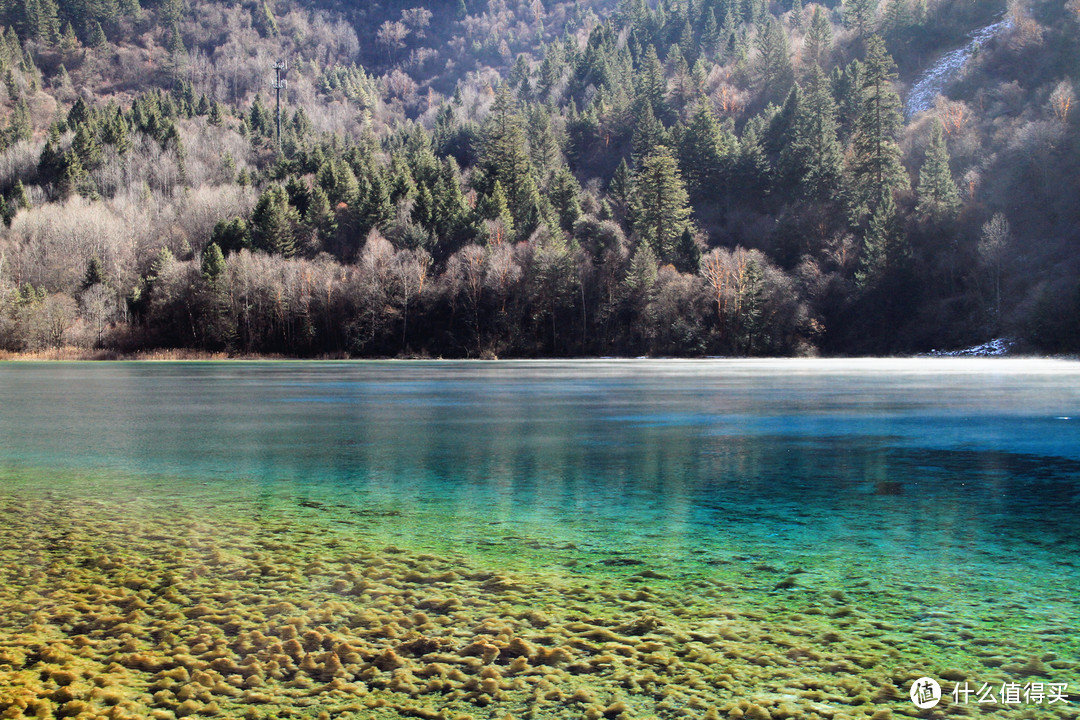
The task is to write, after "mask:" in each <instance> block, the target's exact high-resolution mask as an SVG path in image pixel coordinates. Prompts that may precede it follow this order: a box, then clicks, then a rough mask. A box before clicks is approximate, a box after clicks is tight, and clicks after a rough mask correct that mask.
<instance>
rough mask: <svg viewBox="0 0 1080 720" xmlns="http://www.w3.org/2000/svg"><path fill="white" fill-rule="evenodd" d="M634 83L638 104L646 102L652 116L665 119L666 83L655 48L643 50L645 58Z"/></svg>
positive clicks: (666, 114)
mask: <svg viewBox="0 0 1080 720" xmlns="http://www.w3.org/2000/svg"><path fill="white" fill-rule="evenodd" d="M634 83H635V84H634V97H635V99H636V100H637V101H638V103H639V104H644V103H646V102H647V103H648V104H649V105H650V106H651V108H650V110H651V111H652V112H653V114H654V115H656V116H657V117H658V118H661V119H666V118H667V116H668V106H667V100H666V96H667V81H666V80H665V79H664V68H663V66H662V65H661V64H660V58H659V57H658V56H657V54H656V48H655V47H653V46H652V45H649V47H648V48H646V50H645V57H644V58H643V59H642V61H641V66H640V67H639V68H638V71H637V73H635V75H634Z"/></svg>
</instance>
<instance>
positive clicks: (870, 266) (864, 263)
mask: <svg viewBox="0 0 1080 720" xmlns="http://www.w3.org/2000/svg"><path fill="white" fill-rule="evenodd" d="M910 259H911V247H910V246H909V245H908V241H907V237H906V236H905V235H904V232H903V228H902V227H901V225H900V219H899V217H898V214H897V211H896V202H895V201H894V200H893V197H892V193H884V194H883V195H882V196H881V198H880V199H879V200H878V202H877V203H876V204H875V207H874V210H873V212H872V213H871V215H870V222H869V224H868V225H867V229H866V233H865V235H864V236H863V247H862V255H861V257H860V258H859V267H858V270H857V271H856V273H855V281H856V283H857V284H858V285H859V287H860V288H863V289H867V288H871V287H880V286H883V285H887V284H890V283H891V281H893V280H895V279H897V278H898V277H899V276H900V275H901V273H902V272H903V271H904V270H905V269H906V268H907V264H908V262H909V261H910Z"/></svg>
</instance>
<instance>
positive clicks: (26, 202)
mask: <svg viewBox="0 0 1080 720" xmlns="http://www.w3.org/2000/svg"><path fill="white" fill-rule="evenodd" d="M11 201H12V203H13V204H14V205H15V207H16V208H19V209H23V210H29V209H30V196H29V195H27V193H26V186H24V185H23V182H22V180H16V181H15V187H13V188H12V189H11Z"/></svg>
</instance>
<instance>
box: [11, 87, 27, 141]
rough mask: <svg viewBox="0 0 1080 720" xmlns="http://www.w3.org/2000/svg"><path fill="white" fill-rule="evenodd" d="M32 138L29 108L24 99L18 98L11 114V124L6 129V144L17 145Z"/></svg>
mask: <svg viewBox="0 0 1080 720" xmlns="http://www.w3.org/2000/svg"><path fill="white" fill-rule="evenodd" d="M31 137H33V127H32V126H31V120H30V106H29V105H27V104H26V98H19V99H18V101H16V103H15V109H14V110H13V111H12V113H11V124H10V125H9V126H8V128H7V141H8V143H11V144H13V143H17V142H19V141H21V140H29V139H30V138H31Z"/></svg>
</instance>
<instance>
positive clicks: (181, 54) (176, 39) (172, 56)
mask: <svg viewBox="0 0 1080 720" xmlns="http://www.w3.org/2000/svg"><path fill="white" fill-rule="evenodd" d="M166 47H167V49H168V51H169V64H170V66H171V67H172V71H173V78H175V77H176V76H177V75H179V73H180V70H181V69H182V68H183V67H184V62H185V60H186V58H187V46H185V45H184V38H183V37H181V36H180V27H179V26H178V25H177V24H176V23H175V22H174V23H173V24H172V25H171V26H170V27H169V41H168V44H167V45H166Z"/></svg>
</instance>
